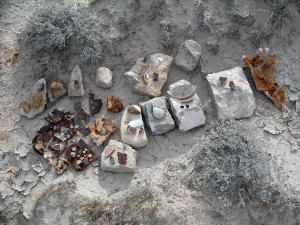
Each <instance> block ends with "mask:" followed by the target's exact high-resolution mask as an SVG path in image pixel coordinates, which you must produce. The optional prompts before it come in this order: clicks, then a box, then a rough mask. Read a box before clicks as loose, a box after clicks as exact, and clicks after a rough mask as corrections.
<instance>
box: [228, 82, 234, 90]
mask: <svg viewBox="0 0 300 225" xmlns="http://www.w3.org/2000/svg"><path fill="white" fill-rule="evenodd" d="M229 87H230V90H231V91H234V90H235V85H234V82H233V81H229Z"/></svg>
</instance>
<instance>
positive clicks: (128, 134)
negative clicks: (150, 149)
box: [120, 105, 148, 148]
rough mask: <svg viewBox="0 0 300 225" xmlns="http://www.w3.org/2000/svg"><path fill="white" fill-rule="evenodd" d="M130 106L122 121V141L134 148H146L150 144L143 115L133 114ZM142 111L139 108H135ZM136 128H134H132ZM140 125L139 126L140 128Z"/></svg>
mask: <svg viewBox="0 0 300 225" xmlns="http://www.w3.org/2000/svg"><path fill="white" fill-rule="evenodd" d="M129 107H131V106H128V107H127V108H126V110H125V112H124V114H123V117H122V120H121V128H120V132H121V140H122V142H124V143H126V144H129V145H130V146H132V147H134V148H140V147H144V146H146V145H147V144H148V139H147V135H146V132H145V128H144V123H143V121H142V115H141V113H136V112H135V113H131V112H129V111H128V108H129ZM134 107H135V108H137V109H138V111H141V109H140V107H139V106H136V105H135V106H134ZM131 125H132V126H134V127H131ZM138 125H139V126H138Z"/></svg>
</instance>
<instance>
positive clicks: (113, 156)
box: [101, 140, 138, 173]
mask: <svg viewBox="0 0 300 225" xmlns="http://www.w3.org/2000/svg"><path fill="white" fill-rule="evenodd" d="M108 148H110V149H113V152H112V153H110V154H109V155H108V154H106V150H107V149H108ZM110 152H111V151H110ZM124 154H126V155H124ZM122 156H123V158H122ZM124 156H125V158H126V160H124ZM137 157H138V152H137V151H136V150H134V149H133V148H131V147H130V146H129V145H126V144H124V143H122V142H118V141H116V140H110V141H109V143H108V145H107V146H106V148H105V149H104V151H103V152H102V154H101V168H102V169H103V170H106V171H113V172H129V173H130V172H135V171H136V160H137Z"/></svg>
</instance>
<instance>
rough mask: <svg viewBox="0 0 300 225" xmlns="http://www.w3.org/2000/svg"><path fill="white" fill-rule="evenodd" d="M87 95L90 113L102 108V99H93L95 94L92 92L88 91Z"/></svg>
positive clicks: (93, 113) (92, 113)
mask: <svg viewBox="0 0 300 225" xmlns="http://www.w3.org/2000/svg"><path fill="white" fill-rule="evenodd" d="M89 97H90V110H91V115H95V114H96V113H98V112H100V109H101V108H102V100H101V99H95V95H94V94H93V93H89Z"/></svg>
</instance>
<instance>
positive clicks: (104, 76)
mask: <svg viewBox="0 0 300 225" xmlns="http://www.w3.org/2000/svg"><path fill="white" fill-rule="evenodd" d="M112 77H113V74H112V72H111V71H110V69H108V68H106V67H100V68H99V69H97V73H96V85H97V86H98V87H102V88H110V87H111V86H112Z"/></svg>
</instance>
